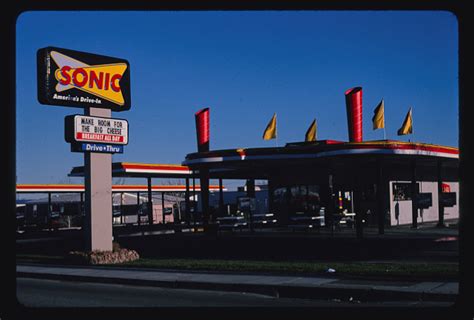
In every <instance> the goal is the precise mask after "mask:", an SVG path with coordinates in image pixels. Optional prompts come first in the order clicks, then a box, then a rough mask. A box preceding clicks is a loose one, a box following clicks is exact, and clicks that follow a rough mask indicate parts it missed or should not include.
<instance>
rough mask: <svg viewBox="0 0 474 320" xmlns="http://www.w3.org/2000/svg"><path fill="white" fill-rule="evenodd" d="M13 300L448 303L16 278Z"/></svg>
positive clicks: (38, 303) (103, 304) (77, 303)
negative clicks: (373, 300)
mask: <svg viewBox="0 0 474 320" xmlns="http://www.w3.org/2000/svg"><path fill="white" fill-rule="evenodd" d="M16 282H17V285H16V286H17V300H18V302H19V303H20V304H21V305H22V306H25V307H27V308H28V307H33V308H44V307H52V308H63V307H80V308H83V307H86V308H87V307H96V308H97V307H100V308H110V307H113V308H123V307H160V308H161V307H164V308H168V307H192V308H195V307H252V308H254V307H258V308H260V307H263V308H269V307H270V308H279V309H281V308H286V307H292V308H294V307H298V308H307V307H331V308H340V307H343V308H344V307H380V306H388V307H395V306H396V307H410V308H417V307H449V306H451V305H452V303H451V302H444V301H436V302H433V301H409V302H407V301H390V302H378V301H377V302H364V303H363V302H361V301H358V300H355V299H348V300H341V299H297V298H281V297H280V298H276V297H274V296H269V295H262V294H255V293H246V292H226V291H217V290H197V289H192V290H190V289H174V288H173V289H171V288H160V287H150V286H133V285H123V284H109V283H92V282H73V281H64V280H48V279H32V278H17V281H16Z"/></svg>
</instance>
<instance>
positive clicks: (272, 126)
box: [263, 113, 277, 140]
mask: <svg viewBox="0 0 474 320" xmlns="http://www.w3.org/2000/svg"><path fill="white" fill-rule="evenodd" d="M276 136H277V118H276V113H274V114H273V117H272V119H271V120H270V122H269V123H268V125H267V128H266V129H265V132H264V133H263V140H270V139H275V138H276Z"/></svg>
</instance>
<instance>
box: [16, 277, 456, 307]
mask: <svg viewBox="0 0 474 320" xmlns="http://www.w3.org/2000/svg"><path fill="white" fill-rule="evenodd" d="M16 275H17V277H26V278H37V279H51V280H67V281H79V282H94V283H108V284H124V285H134V286H151V287H163V288H174V289H195V290H217V291H230V292H248V293H257V294H263V295H268V296H273V297H276V298H300V299H324V300H328V299H340V300H348V301H356V302H357V301H359V302H360V301H364V302H369V301H370V302H374V301H390V300H391V301H395V300H397V301H398V300H410V301H444V302H455V301H456V298H457V294H443V293H430V292H413V291H397V290H383V289H375V288H370V287H369V288H367V287H364V288H353V287H352V288H345V287H342V286H339V287H336V286H324V285H322V286H318V287H305V286H289V285H266V284H263V285H260V284H241V283H212V282H199V281H161V280H145V279H127V278H113V277H107V278H104V277H96V276H82V275H58V274H46V273H33V272H16Z"/></svg>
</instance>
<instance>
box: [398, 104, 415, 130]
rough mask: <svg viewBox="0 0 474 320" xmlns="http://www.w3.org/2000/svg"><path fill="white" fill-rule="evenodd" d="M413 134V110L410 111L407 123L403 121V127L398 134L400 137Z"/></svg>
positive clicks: (406, 118) (406, 119)
mask: <svg viewBox="0 0 474 320" xmlns="http://www.w3.org/2000/svg"><path fill="white" fill-rule="evenodd" d="M411 133H413V119H412V116H411V108H410V110H409V111H408V113H407V115H406V117H405V121H403V124H402V127H401V128H400V129H398V131H397V134H398V135H399V136H403V135H405V134H411Z"/></svg>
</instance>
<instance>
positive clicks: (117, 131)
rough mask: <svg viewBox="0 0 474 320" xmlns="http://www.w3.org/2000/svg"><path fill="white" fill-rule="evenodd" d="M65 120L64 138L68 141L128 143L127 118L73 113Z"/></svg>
mask: <svg viewBox="0 0 474 320" xmlns="http://www.w3.org/2000/svg"><path fill="white" fill-rule="evenodd" d="M64 122H65V125H64V128H65V132H64V138H65V140H66V142H69V143H77V142H91V143H104V144H116V145H126V144H128V121H127V120H124V119H114V118H101V117H91V116H83V115H71V116H66V117H65V118H64ZM89 151H91V150H89Z"/></svg>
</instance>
